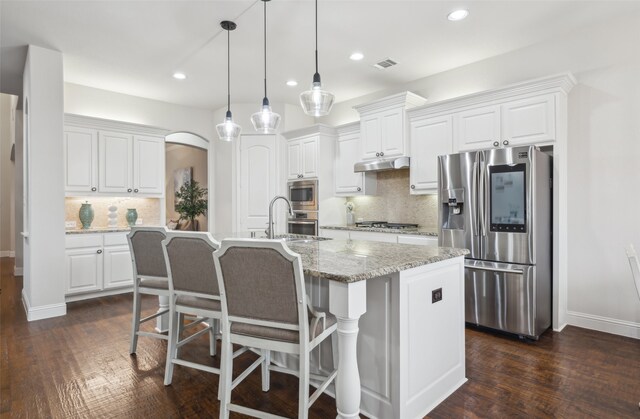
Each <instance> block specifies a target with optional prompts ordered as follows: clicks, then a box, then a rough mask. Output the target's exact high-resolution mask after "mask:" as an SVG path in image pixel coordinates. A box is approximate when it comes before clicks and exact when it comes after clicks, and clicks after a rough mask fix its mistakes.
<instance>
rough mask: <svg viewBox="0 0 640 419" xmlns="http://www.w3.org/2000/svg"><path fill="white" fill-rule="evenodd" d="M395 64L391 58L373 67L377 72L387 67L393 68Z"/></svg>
mask: <svg viewBox="0 0 640 419" xmlns="http://www.w3.org/2000/svg"><path fill="white" fill-rule="evenodd" d="M396 64H398V62H397V61H395V60H392V59H391V58H385V59H384V60H382V61H379V62H377V63H375V64H374V65H373V66H374V67H375V68H377V69H378V70H384V69H387V68H389V67H393V66H394V65H396Z"/></svg>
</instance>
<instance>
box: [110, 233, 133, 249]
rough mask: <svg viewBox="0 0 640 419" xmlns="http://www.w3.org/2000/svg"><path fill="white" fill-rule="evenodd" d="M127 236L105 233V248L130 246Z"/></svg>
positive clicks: (124, 234) (125, 234)
mask: <svg viewBox="0 0 640 419" xmlns="http://www.w3.org/2000/svg"><path fill="white" fill-rule="evenodd" d="M127 234H129V233H126V232H122V233H120V232H118V233H105V235H104V245H105V246H121V245H125V246H128V245H129V242H127Z"/></svg>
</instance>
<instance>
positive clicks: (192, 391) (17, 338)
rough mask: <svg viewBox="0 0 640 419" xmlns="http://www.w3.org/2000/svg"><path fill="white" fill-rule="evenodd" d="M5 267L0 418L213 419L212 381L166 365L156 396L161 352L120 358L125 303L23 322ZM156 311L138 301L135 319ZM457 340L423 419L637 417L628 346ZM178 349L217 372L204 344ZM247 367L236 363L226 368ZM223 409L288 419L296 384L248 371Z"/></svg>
mask: <svg viewBox="0 0 640 419" xmlns="http://www.w3.org/2000/svg"><path fill="white" fill-rule="evenodd" d="M12 266H13V259H9V258H2V259H0V274H1V288H2V291H1V299H0V329H1V333H0V416H1V417H3V418H4V417H12V418H13V417H15V418H22V417H25V418H50V417H51V418H69V417H82V418H85V417H100V418H105V417H132V418H133V417H217V415H218V409H219V405H218V400H217V388H218V377H217V375H212V374H208V373H204V372H200V371H195V370H193V369H189V368H183V367H180V366H177V367H176V369H175V372H174V378H173V384H172V385H171V386H168V387H165V386H164V385H163V378H164V362H165V354H166V349H165V342H163V341H162V342H161V341H157V340H154V339H149V338H140V340H139V343H138V353H137V356H129V353H128V348H129V328H130V319H131V294H123V295H118V296H112V297H104V298H99V299H94V300H89V301H84V302H76V303H70V304H68V305H67V313H68V314H67V315H66V316H64V317H58V318H54V319H47V320H41V321H36V322H30V323H29V322H27V321H26V316H25V313H24V309H23V307H22V302H21V297H20V293H21V290H22V278H14V277H13V275H12V274H11V272H12ZM156 304H157V300H156V299H155V298H153V297H150V298H144V299H143V311H144V312H145V313H152V312H153V311H155V309H157V306H156ZM466 338H467V348H466V349H467V357H466V359H467V377H468V379H469V381H468V382H467V383H466V384H465V385H463V386H462V387H461V388H460V389H459V390H458V391H456V392H455V393H454V394H453V395H451V396H450V397H449V398H448V399H447V400H445V401H444V402H443V403H442V404H440V406H438V407H437V408H436V409H435V410H433V411H432V412H431V414H430V415H429V417H432V418H503V417H523V418H524V417H527V418H532V417H541V418H546V417H562V418H582V417H594V418H626V417H628V418H639V417H640V410H639V409H638V402H640V341H639V340H635V339H628V338H623V337H619V336H614V335H609V334H605V333H599V332H594V331H589V330H585V329H580V328H576V327H567V328H566V329H565V330H564V331H563V332H562V333H553V332H547V333H545V334H544V335H543V336H542V337H541V339H540V340H539V341H538V342H536V343H528V342H521V341H518V340H515V339H513V338H511V337H505V336H500V335H495V334H491V333H486V332H482V331H478V330H473V329H467V331H466ZM192 346H193V345H192ZM188 351H189V352H188V354H189V356H190V357H193V359H194V360H196V359H199V360H206V361H209V362H212V363H213V365H216V366H217V365H218V363H219V360H218V358H217V357H215V358H211V357H209V355H208V348H207V339H206V338H205V337H203V339H202V341H200V342H199V343H198V344H196V345H195V347H194V348H193V349H188ZM253 359H255V356H254V355H253V354H245V355H243V356H241V357H240V358H239V359H238V360H237V362H236V363H237V364H238V366H239V367H240V366H247V365H249V363H251V362H252V360H253ZM234 401H237V402H239V403H242V404H247V405H249V406H252V407H256V408H260V409H266V410H269V411H271V412H273V413H275V414H279V415H284V416H289V417H295V416H296V413H297V379H296V378H295V377H290V376H288V375H284V374H279V373H273V374H272V385H271V391H269V392H268V393H263V392H262V391H261V389H260V373H259V371H256V372H254V373H253V374H252V375H251V376H250V377H249V378H248V379H247V380H246V381H245V382H243V383H242V384H241V385H240V386H238V388H237V391H234ZM335 415H336V410H335V404H334V400H333V399H332V398H331V397H329V396H326V395H323V396H322V397H320V399H319V400H318V401H316V403H315V404H314V405H313V406H312V408H311V411H310V417H312V418H333V417H335ZM233 417H239V416H233Z"/></svg>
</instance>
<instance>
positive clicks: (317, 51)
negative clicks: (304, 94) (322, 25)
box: [316, 0, 318, 74]
mask: <svg viewBox="0 0 640 419" xmlns="http://www.w3.org/2000/svg"><path fill="white" fill-rule="evenodd" d="M317 73H318V0H316V74H317Z"/></svg>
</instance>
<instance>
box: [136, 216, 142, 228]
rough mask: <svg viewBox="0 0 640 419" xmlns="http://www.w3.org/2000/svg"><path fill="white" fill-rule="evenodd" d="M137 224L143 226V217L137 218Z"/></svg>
mask: <svg viewBox="0 0 640 419" xmlns="http://www.w3.org/2000/svg"><path fill="white" fill-rule="evenodd" d="M136 225H137V226H141V225H142V218H138V219H137V220H136Z"/></svg>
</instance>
